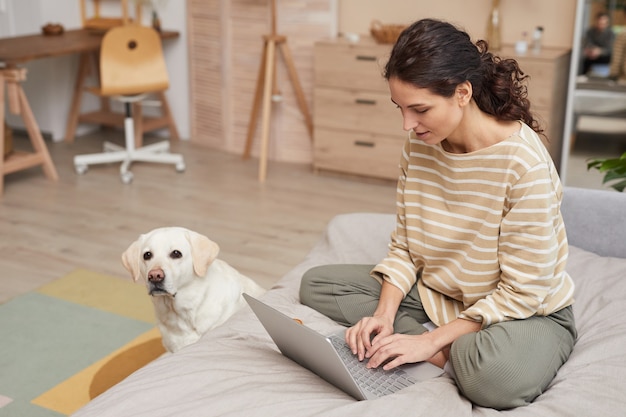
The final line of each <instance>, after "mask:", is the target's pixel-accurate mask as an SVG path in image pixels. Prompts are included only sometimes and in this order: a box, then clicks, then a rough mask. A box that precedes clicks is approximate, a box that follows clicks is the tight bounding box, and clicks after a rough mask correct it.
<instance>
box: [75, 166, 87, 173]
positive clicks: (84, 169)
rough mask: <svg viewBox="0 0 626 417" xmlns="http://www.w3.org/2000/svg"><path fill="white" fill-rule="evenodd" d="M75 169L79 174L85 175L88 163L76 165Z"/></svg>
mask: <svg viewBox="0 0 626 417" xmlns="http://www.w3.org/2000/svg"><path fill="white" fill-rule="evenodd" d="M74 170H75V171H76V173H77V174H78V175H83V174H84V173H85V172H87V165H75V166H74Z"/></svg>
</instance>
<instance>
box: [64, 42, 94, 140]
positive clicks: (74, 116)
mask: <svg viewBox="0 0 626 417" xmlns="http://www.w3.org/2000/svg"><path fill="white" fill-rule="evenodd" d="M90 59H91V52H83V53H82V54H80V59H79V62H78V74H77V75H76V83H75V84H74V95H73V97H72V106H71V107H70V114H69V117H68V119H67V126H66V129H65V142H68V143H71V142H74V137H75V136H76V128H77V127H78V117H79V116H80V104H81V102H82V99H83V88H84V86H85V80H86V79H87V75H88V74H89V60H90Z"/></svg>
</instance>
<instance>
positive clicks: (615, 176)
mask: <svg viewBox="0 0 626 417" xmlns="http://www.w3.org/2000/svg"><path fill="white" fill-rule="evenodd" d="M590 169H597V170H598V171H600V172H602V173H605V174H604V178H603V179H602V184H607V183H610V184H608V185H609V186H610V187H611V188H613V189H615V190H617V191H619V192H622V191H624V189H625V188H626V152H624V153H623V154H622V156H620V157H619V158H607V159H591V160H589V161H588V162H587V170H590Z"/></svg>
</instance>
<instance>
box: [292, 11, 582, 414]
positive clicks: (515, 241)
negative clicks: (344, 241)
mask: <svg viewBox="0 0 626 417" xmlns="http://www.w3.org/2000/svg"><path fill="white" fill-rule="evenodd" d="M384 76H385V78H386V79H387V80H388V82H389V90H390V92H391V99H392V101H393V102H394V103H396V105H397V106H398V107H399V108H400V111H401V113H402V118H403V121H404V122H403V128H404V129H405V130H408V131H409V132H410V135H409V138H408V139H407V140H406V141H405V144H404V148H403V151H402V156H401V157H400V164H399V165H400V170H399V174H398V176H399V178H398V187H397V198H396V203H397V204H396V207H397V214H396V218H397V222H396V228H395V231H394V232H393V233H392V235H391V243H390V245H389V250H388V253H387V256H386V257H385V258H383V259H382V260H381V261H380V262H379V263H378V264H376V265H365V266H364V265H336V264H332V265H322V266H317V267H315V268H312V269H311V270H309V271H307V272H306V273H305V274H304V275H303V277H302V284H301V287H300V298H301V301H302V303H303V304H306V305H308V306H310V307H313V308H314V309H316V310H318V311H320V312H322V313H324V314H325V315H327V316H328V317H330V318H331V319H333V320H335V321H337V322H338V323H340V324H342V325H344V326H349V328H348V330H347V331H346V341H347V343H348V344H349V345H350V348H351V349H352V352H353V353H354V354H357V355H358V357H359V359H361V360H364V359H368V360H369V362H368V367H378V366H384V369H385V370H389V369H393V368H396V367H397V366H399V365H403V364H405V363H413V362H421V361H428V362H431V363H433V364H435V365H437V366H440V367H442V368H444V369H446V371H447V372H448V373H449V375H450V376H452V377H453V378H454V380H455V382H456V384H457V386H458V388H459V390H460V391H461V392H462V393H463V394H464V395H465V396H466V397H467V398H469V399H470V400H471V401H472V402H473V403H474V404H477V405H480V406H484V407H491V408H496V409H506V408H513V407H519V406H523V405H528V404H530V403H531V402H532V401H533V400H534V399H535V398H536V397H537V396H538V395H539V394H541V393H542V392H543V390H544V389H545V387H547V386H548V384H549V383H550V382H551V381H552V378H553V377H554V376H555V375H556V373H557V371H558V369H559V368H560V367H561V365H562V364H563V363H564V362H565V361H566V360H567V358H568V357H569V354H570V352H571V351H572V348H573V345H574V341H575V340H576V336H577V333H576V329H575V326H574V317H573V313H572V309H571V304H572V303H573V298H572V294H573V290H574V284H573V281H572V279H571V278H570V276H569V275H568V273H567V272H566V271H565V261H566V259H567V253H568V248H567V238H566V232H565V226H564V223H563V218H562V216H561V213H560V209H559V207H560V201H561V197H562V188H561V183H560V180H559V176H558V174H557V172H556V168H555V166H554V163H553V161H552V158H551V157H550V155H549V153H548V151H547V149H546V148H545V146H544V145H543V143H542V141H541V139H540V137H539V135H540V133H541V129H540V128H539V127H538V126H539V125H538V122H537V121H536V120H535V118H534V117H533V115H532V114H531V112H530V103H529V101H528V99H527V97H526V95H527V92H526V87H525V85H524V84H523V83H522V82H523V81H524V78H525V77H524V75H523V73H522V72H521V70H520V68H519V66H518V64H517V62H516V61H514V60H512V59H500V58H499V57H497V56H494V55H493V54H492V53H491V52H490V51H489V50H488V47H487V44H486V43H485V42H483V41H478V42H477V44H474V43H473V42H472V40H471V38H470V36H469V35H468V34H467V33H466V32H464V31H462V30H460V29H457V28H456V27H455V26H453V25H451V24H449V23H447V22H444V21H440V20H434V19H422V20H419V21H417V22H415V23H413V24H412V25H411V26H409V27H408V28H407V29H406V30H405V31H404V32H402V34H401V35H400V37H399V39H398V41H397V42H396V44H395V45H394V47H393V50H392V52H391V56H390V57H389V60H388V62H387V64H386V67H385V70H384ZM428 322H432V323H434V325H435V326H436V327H437V328H436V329H435V330H433V331H430V332H429V331H427V326H428V324H429V323H428ZM528 334H533V335H537V336H539V335H540V336H539V338H540V340H541V341H542V343H540V344H538V343H536V341H533V340H532V339H531V338H529V337H527V335H528ZM554 352H560V354H559V356H558V358H557V359H556V360H554ZM529 364H533V365H532V366H530V365H529ZM502 375H507V377H506V378H502ZM511 376H513V377H511Z"/></svg>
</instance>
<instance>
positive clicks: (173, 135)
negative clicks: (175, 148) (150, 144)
mask: <svg viewBox="0 0 626 417" xmlns="http://www.w3.org/2000/svg"><path fill="white" fill-rule="evenodd" d="M157 96H158V97H159V100H161V112H162V116H163V117H164V118H165V119H166V121H167V126H168V128H169V130H170V139H172V140H175V141H179V140H180V136H179V135H178V129H177V128H176V122H175V121H174V116H173V115H172V109H171V108H170V104H169V102H168V101H167V97H166V96H165V91H159V92H158V93H157Z"/></svg>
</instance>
